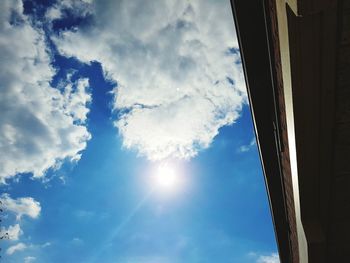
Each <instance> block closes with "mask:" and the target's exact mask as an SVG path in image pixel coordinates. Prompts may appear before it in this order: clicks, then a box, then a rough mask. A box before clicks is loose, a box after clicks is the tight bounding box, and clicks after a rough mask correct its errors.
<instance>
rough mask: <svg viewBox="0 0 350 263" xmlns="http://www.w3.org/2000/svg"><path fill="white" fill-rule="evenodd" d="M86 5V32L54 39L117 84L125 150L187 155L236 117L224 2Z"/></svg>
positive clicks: (238, 100)
mask: <svg viewBox="0 0 350 263" xmlns="http://www.w3.org/2000/svg"><path fill="white" fill-rule="evenodd" d="M73 2H74V3H76V2H77V1H73ZM91 2H92V3H91V5H90V6H89V7H88V10H89V11H88V12H90V13H91V16H92V17H93V19H94V21H93V23H90V24H89V25H88V26H90V28H88V29H87V28H86V27H84V29H81V30H79V28H78V29H74V30H73V31H65V32H62V34H61V35H60V36H58V37H55V38H54V42H55V43H56V45H57V47H58V49H59V51H60V52H61V53H62V54H64V55H66V56H75V57H77V58H78V59H80V60H81V61H83V62H87V63H88V62H90V61H99V62H101V64H102V67H103V69H104V72H105V74H106V76H107V77H108V78H110V79H112V80H114V81H117V82H118V87H117V88H116V89H115V90H114V94H115V101H114V107H115V110H117V111H118V112H119V118H118V119H117V120H116V121H115V126H116V127H117V128H118V129H119V133H120V135H121V136H122V138H123V144H124V146H125V147H126V148H128V149H135V150H136V151H137V152H138V153H140V154H141V155H144V156H146V157H148V158H149V159H151V160H159V159H164V158H168V157H177V158H190V157H193V156H195V155H196V154H197V153H198V151H199V150H201V149H204V148H207V147H209V146H210V144H211V142H212V140H213V139H214V137H215V136H216V135H217V134H218V130H219V128H220V127H222V126H224V125H230V124H232V123H233V122H234V121H235V120H236V119H237V118H238V117H239V114H240V110H241V107H242V104H243V103H245V102H246V93H245V92H246V91H245V84H244V77H243V74H242V68H241V65H240V57H239V54H238V52H236V51H237V49H238V44H237V39H236V36H235V29H234V25H233V18H232V14H231V8H230V2H229V1H228V0H221V1H212V0H206V1H199V0H196V1H186V0H181V1H170V0H169V1H164V0H156V1H142V0H138V1H108V0H102V1H91ZM86 3H87V2H86V1H85V4H86ZM56 8H59V6H56ZM136 18H137V19H136ZM229 49H235V50H236V51H235V52H229Z"/></svg>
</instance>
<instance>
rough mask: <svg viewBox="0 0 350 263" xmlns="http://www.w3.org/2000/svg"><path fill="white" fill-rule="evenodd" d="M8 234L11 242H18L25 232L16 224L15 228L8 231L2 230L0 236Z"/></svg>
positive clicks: (10, 227) (11, 227) (9, 228)
mask: <svg viewBox="0 0 350 263" xmlns="http://www.w3.org/2000/svg"><path fill="white" fill-rule="evenodd" d="M6 233H7V235H8V238H9V239H10V240H18V238H19V236H20V235H22V234H23V231H22V229H21V227H20V225H19V224H15V225H13V226H9V227H8V228H7V229H6V228H2V230H1V235H0V236H3V235H4V234H6Z"/></svg>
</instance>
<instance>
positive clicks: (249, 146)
mask: <svg viewBox="0 0 350 263" xmlns="http://www.w3.org/2000/svg"><path fill="white" fill-rule="evenodd" d="M255 145H256V140H255V137H254V138H253V139H252V140H251V141H250V143H249V144H246V145H241V146H240V147H239V148H238V152H241V153H243V152H249V151H250V150H251V149H252V148H253V147H254V146H255Z"/></svg>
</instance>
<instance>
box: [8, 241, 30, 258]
mask: <svg viewBox="0 0 350 263" xmlns="http://www.w3.org/2000/svg"><path fill="white" fill-rule="evenodd" d="M26 248H27V245H26V244H24V243H18V244H16V245H13V246H10V247H9V248H8V249H7V250H6V254H7V255H12V254H14V253H16V252H18V251H22V250H25V249H26Z"/></svg>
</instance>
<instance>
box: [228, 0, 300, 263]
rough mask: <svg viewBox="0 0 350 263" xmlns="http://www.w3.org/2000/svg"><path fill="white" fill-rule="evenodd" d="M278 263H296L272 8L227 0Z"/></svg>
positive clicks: (268, 2) (270, 1)
mask: <svg viewBox="0 0 350 263" xmlns="http://www.w3.org/2000/svg"><path fill="white" fill-rule="evenodd" d="M231 6H232V10H233V15H234V19H235V25H236V31H237V37H238V41H239V45H240V50H241V55H242V64H243V68H244V74H245V78H246V84H247V90H248V96H249V102H250V106H251V112H252V118H253V122H254V127H255V133H256V137H257V142H258V148H259V153H260V158H261V163H262V167H263V171H264V176H265V184H266V189H267V193H268V197H269V202H270V208H271V213H272V218H273V223H274V228H275V234H276V240H277V246H278V250H279V255H280V261H281V263H297V262H299V253H298V238H297V228H296V219H295V209H294V198H293V187H292V179H291V168H290V161H289V150H288V137H287V125H286V114H285V106H284V105H285V104H284V94H283V80H282V69H281V59H280V49H279V39H278V27H277V14H276V6H275V2H274V1H273V0H266V1H265V2H264V1H261V0H250V1H241V0H231Z"/></svg>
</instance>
